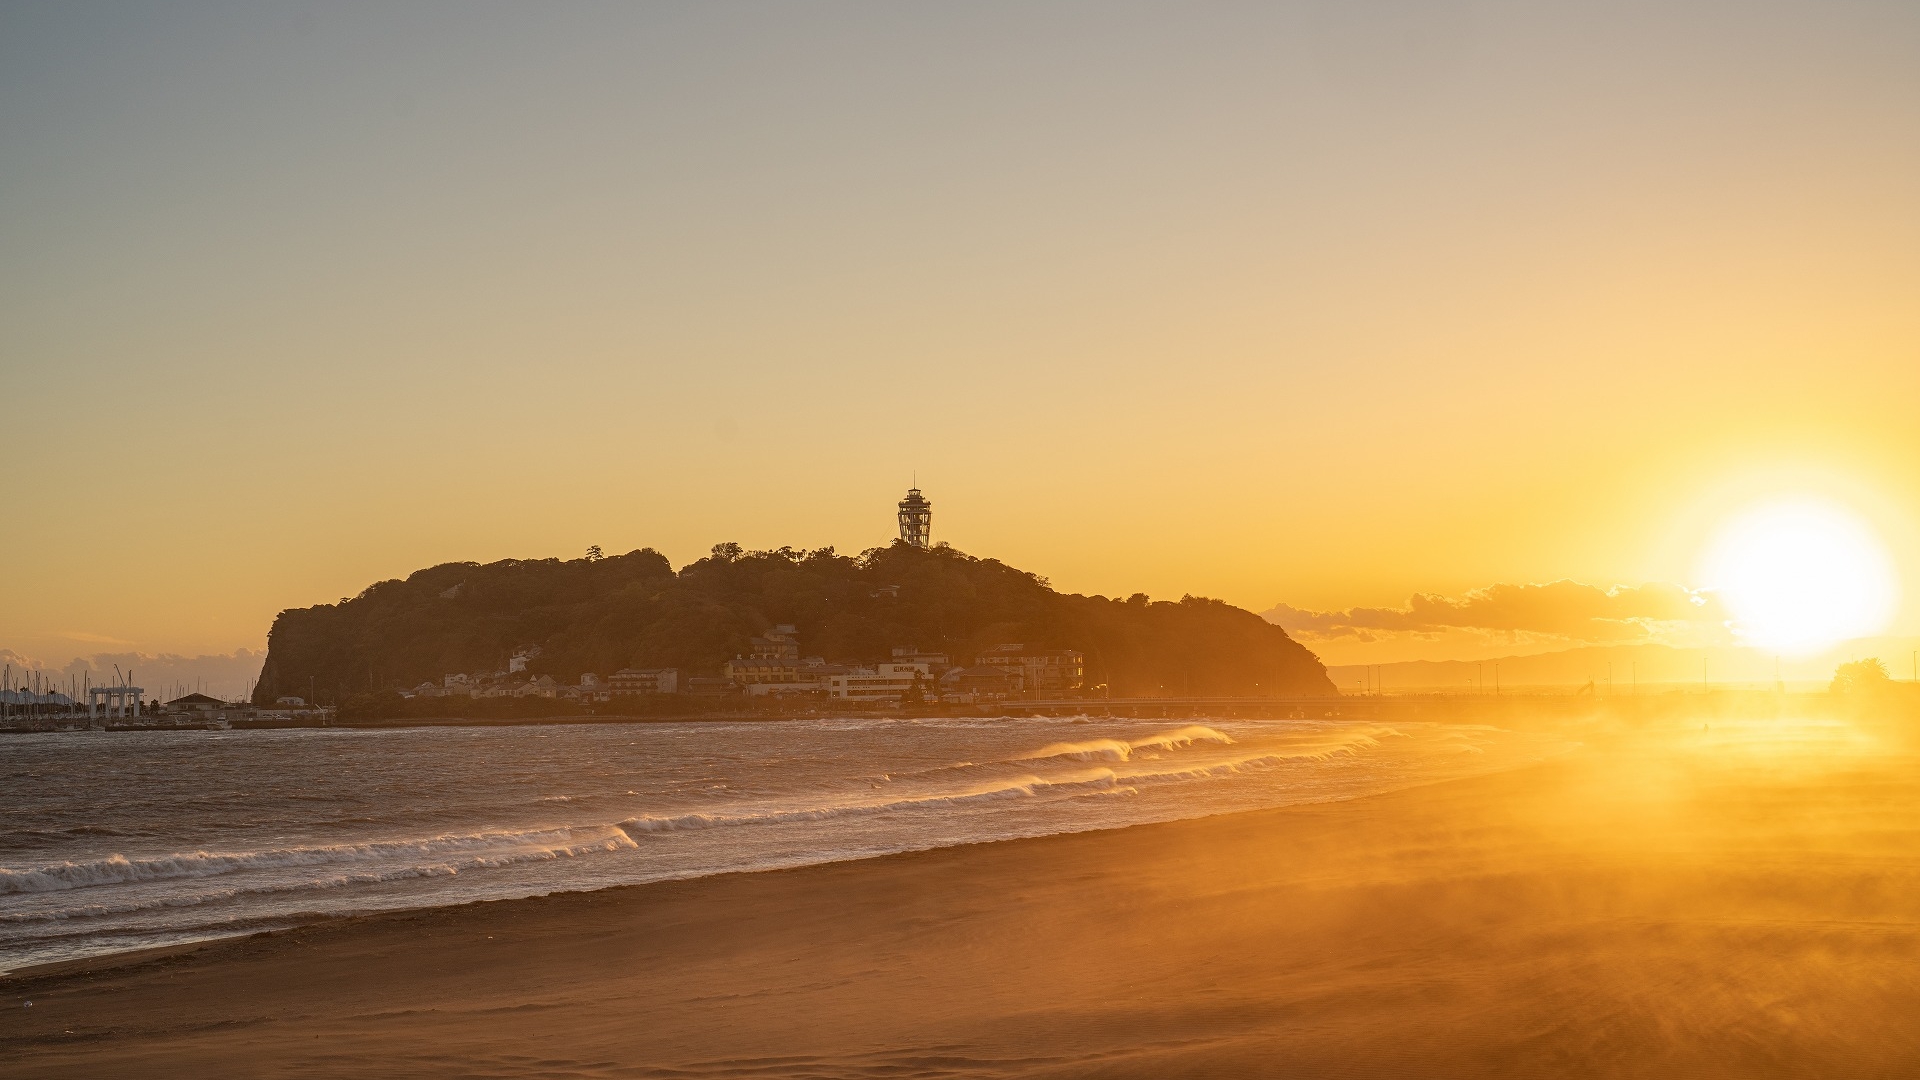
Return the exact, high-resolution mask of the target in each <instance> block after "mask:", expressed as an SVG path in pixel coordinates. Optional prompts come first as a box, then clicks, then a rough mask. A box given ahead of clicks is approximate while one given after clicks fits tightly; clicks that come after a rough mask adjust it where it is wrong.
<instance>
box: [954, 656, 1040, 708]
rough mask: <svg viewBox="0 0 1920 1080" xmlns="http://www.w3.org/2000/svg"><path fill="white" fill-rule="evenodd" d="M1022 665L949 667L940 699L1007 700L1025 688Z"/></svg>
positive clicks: (1018, 694)
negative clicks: (1019, 666) (1020, 666)
mask: <svg viewBox="0 0 1920 1080" xmlns="http://www.w3.org/2000/svg"><path fill="white" fill-rule="evenodd" d="M1024 678H1025V676H1024V674H1023V672H1022V670H1021V669H1020V668H1017V667H1010V666H1008V665H1005V664H994V665H986V664H982V665H979V666H976V667H964V668H963V667H957V668H948V669H947V672H946V674H944V675H942V676H940V700H942V701H953V702H960V703H963V704H964V703H973V702H980V701H1004V700H1006V699H1007V698H1010V697H1019V696H1020V692H1021V690H1022V689H1023V688H1024V687H1025V682H1024Z"/></svg>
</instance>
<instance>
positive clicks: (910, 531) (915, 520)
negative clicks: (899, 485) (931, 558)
mask: <svg viewBox="0 0 1920 1080" xmlns="http://www.w3.org/2000/svg"><path fill="white" fill-rule="evenodd" d="M932 537H933V504H932V503H930V502H928V501H927V500H926V499H925V498H923V497H922V496H921V494H920V489H919V488H908V489H907V497H906V498H904V499H901V500H900V539H902V540H905V541H906V542H907V543H909V544H912V545H913V546H914V547H917V548H921V549H923V550H924V549H926V548H928V547H930V546H932V544H933V539H932Z"/></svg>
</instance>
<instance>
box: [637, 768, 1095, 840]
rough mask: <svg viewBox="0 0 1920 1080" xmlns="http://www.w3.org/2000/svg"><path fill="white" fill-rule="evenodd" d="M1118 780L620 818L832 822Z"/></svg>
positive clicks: (675, 825)
mask: <svg viewBox="0 0 1920 1080" xmlns="http://www.w3.org/2000/svg"><path fill="white" fill-rule="evenodd" d="M1114 781H1115V776H1114V773H1113V770H1111V769H1095V770H1092V771H1091V772H1089V773H1083V774H1076V775H1075V776H1074V777H1071V778H1066V779H1052V780H1047V779H1042V778H1040V777H1038V776H1022V777H1019V778H1017V779H1012V780H1004V781H1001V782H999V783H996V784H992V785H984V786H981V787H976V788H970V789H966V790H962V791H955V792H940V793H935V794H931V795H922V796H917V797H914V798H908V799H888V800H884V801H876V802H858V803H839V804H828V805H825V806H808V807H784V808H783V807H768V808H765V809H759V810H747V811H739V812H730V813H729V812H722V813H687V814H674V815H671V816H654V815H642V816H640V817H634V818H628V819H627V820H625V821H623V822H621V823H620V827H621V828H622V829H625V830H627V832H629V833H633V832H636V831H638V832H676V831H679V830H682V829H712V828H719V827H724V826H729V825H779V824H785V823H790V822H799V821H826V820H830V819H832V818H842V817H865V816H869V815H873V814H885V813H893V812H901V811H915V810H938V809H944V808H948V807H954V806H965V805H968V804H970V803H981V802H993V801H997V800H1001V799H1022V798H1032V797H1034V796H1036V795H1044V794H1050V793H1055V792H1059V793H1070V792H1073V791H1075V790H1076V789H1091V788H1107V787H1112V786H1113V784H1114Z"/></svg>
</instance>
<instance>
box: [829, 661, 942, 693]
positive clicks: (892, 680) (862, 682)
mask: <svg viewBox="0 0 1920 1080" xmlns="http://www.w3.org/2000/svg"><path fill="white" fill-rule="evenodd" d="M916 690H918V691H919V692H921V693H925V694H930V693H932V691H933V681H932V680H931V679H929V678H928V677H927V665H925V664H880V665H878V666H877V667H871V668H854V669H853V670H851V671H847V672H844V673H842V674H838V675H832V676H829V677H828V679H827V696H828V697H830V698H834V699H836V700H854V701H899V700H901V699H903V698H905V697H907V696H908V695H909V694H912V693H914V692H915V691H916Z"/></svg>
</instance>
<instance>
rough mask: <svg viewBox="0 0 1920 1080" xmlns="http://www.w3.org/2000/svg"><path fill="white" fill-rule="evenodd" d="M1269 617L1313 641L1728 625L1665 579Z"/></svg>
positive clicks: (1596, 634)
mask: <svg viewBox="0 0 1920 1080" xmlns="http://www.w3.org/2000/svg"><path fill="white" fill-rule="evenodd" d="M1262 614H1263V615H1264V616H1265V617H1266V619H1267V621H1269V622H1272V623H1276V624H1278V625H1280V626H1283V627H1285V628H1286V629H1287V630H1288V631H1290V632H1295V633H1297V634H1298V635H1300V636H1303V637H1309V638H1337V637H1360V638H1363V639H1364V638H1371V637H1373V636H1375V635H1387V634H1399V633H1414V634H1437V633H1444V632H1446V631H1449V630H1476V631H1482V632H1495V633H1506V634H1512V635H1523V634H1524V635H1542V636H1548V637H1556V638H1568V639H1572V640H1575V641H1586V642H1594V643H1615V642H1636V641H1649V640H1655V639H1657V638H1660V637H1662V636H1664V635H1666V634H1667V633H1670V632H1672V631H1674V630H1677V629H1683V628H1692V627H1700V626H1702V625H1711V626H1718V625H1720V624H1722V623H1724V622H1725V620H1726V613H1725V612H1724V611H1723V610H1722V609H1721V607H1720V604H1719V602H1718V601H1717V600H1716V599H1715V598H1714V596H1713V595H1712V594H1711V593H1705V592H1696V591H1694V590H1691V589H1687V588H1684V587H1682V586H1679V585H1671V584H1667V583H1665V582H1651V583H1649V584H1645V585H1637V586H1636V585H1615V586H1614V587H1612V588H1609V589H1602V588H1600V587H1599V586H1597V585H1587V584H1583V583H1581V582H1578V581H1554V582H1549V583H1547V584H1544V585H1510V584H1500V585H1489V586H1487V587H1486V588H1484V589H1475V590H1473V591H1471V592H1469V593H1467V594H1466V595H1464V596H1459V597H1453V596H1442V595H1440V594H1438V593H1415V594H1414V595H1413V597H1412V599H1410V600H1408V601H1407V606H1406V607H1403V608H1365V607H1358V608H1349V609H1347V610H1345V611H1308V610H1305V609H1302V608H1296V607H1293V606H1292V605H1289V604H1277V605H1275V606H1274V607H1273V608H1272V609H1270V610H1268V611H1266V612H1263V613H1262Z"/></svg>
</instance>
